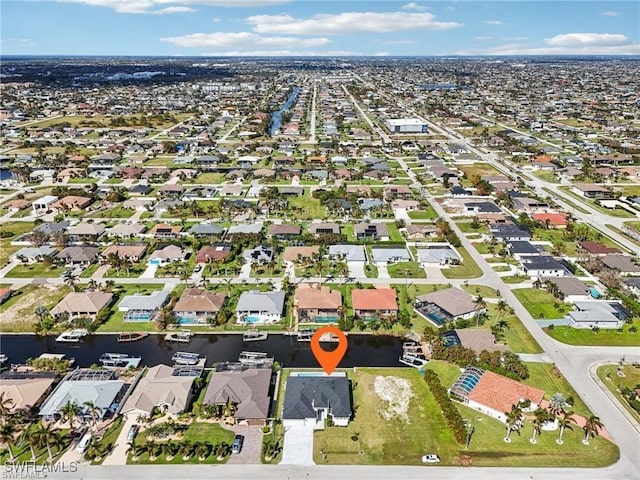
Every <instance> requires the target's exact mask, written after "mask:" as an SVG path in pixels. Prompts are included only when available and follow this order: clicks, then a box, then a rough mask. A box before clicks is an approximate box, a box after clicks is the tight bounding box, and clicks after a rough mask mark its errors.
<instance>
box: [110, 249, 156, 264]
mask: <svg viewBox="0 0 640 480" xmlns="http://www.w3.org/2000/svg"><path fill="white" fill-rule="evenodd" d="M146 252H147V246H146V245H109V246H108V247H107V248H105V249H104V251H103V252H102V253H101V254H100V256H101V257H102V259H103V262H107V261H109V257H110V256H111V255H115V256H116V257H119V258H126V259H127V260H130V261H131V262H134V263H137V262H139V261H140V260H141V259H142V257H144V255H145V253H146Z"/></svg>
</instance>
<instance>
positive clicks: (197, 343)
mask: <svg viewBox="0 0 640 480" xmlns="http://www.w3.org/2000/svg"><path fill="white" fill-rule="evenodd" d="M348 338H349V346H348V349H347V353H346V354H345V356H344V358H343V360H342V362H340V365H339V367H343V368H350V367H364V366H372V367H400V366H402V364H400V363H399V362H398V359H399V358H400V357H401V356H402V342H403V339H402V338H398V337H393V336H386V335H357V334H351V335H349V337H348ZM242 351H252V352H265V353H267V354H269V356H273V357H274V358H275V360H276V361H278V362H279V363H280V364H281V365H282V366H284V367H293V368H296V367H297V368H315V367H318V362H317V361H316V359H315V357H314V356H313V354H312V353H311V347H310V344H309V343H308V342H297V341H296V337H292V336H286V335H275V334H272V335H269V338H267V339H266V340H263V341H260V342H248V343H243V342H242V335H234V334H226V335H225V334H206V335H196V336H195V337H193V338H192V340H191V342H190V343H188V344H184V343H171V342H165V340H164V335H149V336H148V337H147V338H145V339H143V340H140V341H138V342H134V343H118V336H117V335H93V336H89V337H86V338H85V340H84V342H82V343H77V344H70V343H57V342H56V341H55V337H38V336H36V335H0V352H1V353H3V354H5V355H7V357H8V361H7V365H8V364H11V363H14V364H15V363H24V362H25V361H26V359H27V358H35V357H37V356H39V355H40V354H42V353H64V354H66V355H67V356H69V357H73V358H75V359H76V365H77V366H80V367H88V366H89V365H91V364H94V363H95V364H97V363H98V359H99V358H100V355H102V354H103V353H105V352H109V353H127V354H131V355H135V356H140V357H142V363H141V364H142V365H157V364H159V363H168V364H172V363H173V362H172V361H171V356H172V355H173V354H174V353H175V352H193V353H198V354H200V355H204V356H206V357H207V366H208V367H209V366H211V365H212V364H213V363H214V362H224V361H237V360H238V356H239V355H240V352H242Z"/></svg>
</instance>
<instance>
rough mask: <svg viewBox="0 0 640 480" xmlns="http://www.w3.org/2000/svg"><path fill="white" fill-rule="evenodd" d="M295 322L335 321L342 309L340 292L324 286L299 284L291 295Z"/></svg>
mask: <svg viewBox="0 0 640 480" xmlns="http://www.w3.org/2000/svg"><path fill="white" fill-rule="evenodd" d="M293 308H294V310H293V315H294V318H295V319H296V321H297V322H311V323H336V322H337V321H338V320H339V318H340V312H341V310H342V294H341V293H340V292H339V291H337V290H332V289H331V288H329V287H326V286H316V285H311V284H309V283H302V284H299V285H298V287H297V288H296V292H295V294H294V297H293Z"/></svg>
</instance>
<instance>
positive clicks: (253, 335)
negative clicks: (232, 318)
mask: <svg viewBox="0 0 640 480" xmlns="http://www.w3.org/2000/svg"><path fill="white" fill-rule="evenodd" d="M267 337H269V334H268V333H267V332H261V331H259V330H256V329H253V330H247V331H246V332H242V341H243V342H259V341H260V340H266V339H267Z"/></svg>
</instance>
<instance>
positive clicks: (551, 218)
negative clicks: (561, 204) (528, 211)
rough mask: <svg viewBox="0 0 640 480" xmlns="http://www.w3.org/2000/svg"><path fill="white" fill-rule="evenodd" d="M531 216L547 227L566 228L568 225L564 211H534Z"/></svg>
mask: <svg viewBox="0 0 640 480" xmlns="http://www.w3.org/2000/svg"><path fill="white" fill-rule="evenodd" d="M531 218H532V219H533V220H534V221H535V222H538V223H541V224H543V225H544V226H545V227H547V228H567V225H569V218H568V216H567V214H566V213H534V214H532V215H531Z"/></svg>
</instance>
